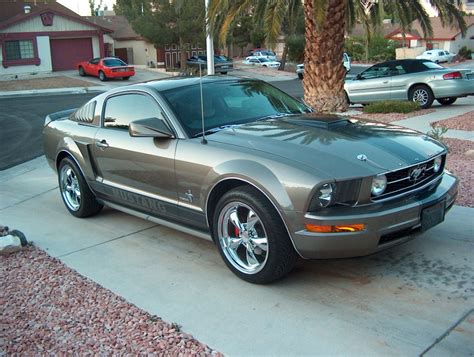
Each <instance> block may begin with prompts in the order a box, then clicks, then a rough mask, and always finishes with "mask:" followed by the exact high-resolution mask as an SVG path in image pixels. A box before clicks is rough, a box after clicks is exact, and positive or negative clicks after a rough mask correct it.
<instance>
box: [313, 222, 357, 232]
mask: <svg viewBox="0 0 474 357" xmlns="http://www.w3.org/2000/svg"><path fill="white" fill-rule="evenodd" d="M306 230H308V231H310V232H315V233H342V232H360V231H363V230H365V224H363V223H356V224H338V225H334V226H332V225H331V226H326V225H324V226H323V225H317V224H306Z"/></svg>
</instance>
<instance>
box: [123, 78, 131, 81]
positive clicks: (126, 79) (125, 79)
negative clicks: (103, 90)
mask: <svg viewBox="0 0 474 357" xmlns="http://www.w3.org/2000/svg"><path fill="white" fill-rule="evenodd" d="M122 79H123V80H124V81H128V80H129V79H130V77H122Z"/></svg>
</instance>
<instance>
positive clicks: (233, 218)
mask: <svg viewBox="0 0 474 357" xmlns="http://www.w3.org/2000/svg"><path fill="white" fill-rule="evenodd" d="M229 218H230V223H232V224H233V225H234V226H235V227H237V229H238V230H239V232H242V231H243V230H244V226H243V225H242V222H240V219H239V216H238V214H237V209H235V210H234V211H233V212H232V213H231V214H230V216H229Z"/></svg>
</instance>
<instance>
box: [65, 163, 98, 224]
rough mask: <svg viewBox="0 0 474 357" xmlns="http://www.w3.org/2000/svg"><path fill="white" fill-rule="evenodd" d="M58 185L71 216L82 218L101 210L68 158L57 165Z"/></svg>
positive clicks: (74, 164)
mask: <svg viewBox="0 0 474 357" xmlns="http://www.w3.org/2000/svg"><path fill="white" fill-rule="evenodd" d="M58 183H59V191H60V192H61V197H62V199H63V202H64V204H65V205H66V208H67V209H68V211H69V212H70V213H71V214H72V215H74V216H76V217H79V218H84V217H89V216H93V215H95V214H97V213H99V212H100V210H101V209H102V207H103V205H101V204H100V203H98V202H97V200H96V198H95V196H94V194H93V193H92V191H91V190H90V188H89V186H88V185H87V183H86V180H85V179H84V177H83V176H82V173H81V171H80V170H79V168H78V167H77V165H76V163H75V162H74V161H73V160H72V159H70V158H68V157H67V158H64V159H63V160H62V161H61V163H60V164H59V168H58Z"/></svg>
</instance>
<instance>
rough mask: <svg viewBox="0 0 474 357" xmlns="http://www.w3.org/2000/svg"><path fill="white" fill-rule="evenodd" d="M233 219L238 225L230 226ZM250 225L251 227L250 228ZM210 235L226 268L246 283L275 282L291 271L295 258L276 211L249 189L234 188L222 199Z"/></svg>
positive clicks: (257, 193) (266, 200)
mask: <svg viewBox="0 0 474 357" xmlns="http://www.w3.org/2000/svg"><path fill="white" fill-rule="evenodd" d="M235 217H238V219H237V221H238V224H237V225H236V224H234V223H231V222H235V220H233V218H235ZM249 217H251V219H249ZM249 222H253V224H252V225H251V226H249V225H248V224H249ZM237 226H240V227H244V228H245V229H239V228H236V227H237ZM247 228H248V229H247ZM212 233H213V238H214V241H215V243H216V245H217V248H218V250H219V253H220V255H221V257H222V259H223V260H224V262H225V264H226V265H227V267H228V268H229V269H230V270H231V271H232V272H233V273H234V274H235V275H237V276H238V277H239V278H241V279H243V280H245V281H247V282H249V283H254V284H267V283H270V282H272V281H275V280H278V279H280V278H282V277H284V276H285V275H286V274H288V273H289V272H290V271H291V270H292V269H293V267H294V266H295V264H296V261H297V259H298V254H297V253H296V251H295V250H294V248H293V245H292V243H291V241H290V238H289V237H288V233H287V230H286V228H285V226H284V224H283V222H282V220H281V218H280V216H279V214H278V212H277V211H276V209H275V208H274V207H273V205H272V204H271V203H270V202H269V201H268V199H267V198H266V197H265V196H264V195H263V194H262V193H260V192H259V191H258V190H256V189H255V188H253V187H250V186H244V187H238V188H235V189H233V190H231V191H229V192H227V193H226V194H225V195H223V196H222V197H221V199H220V200H219V202H218V203H217V206H216V210H215V212H214V217H213V224H212ZM232 245H233V246H234V247H232ZM254 262H255V263H254Z"/></svg>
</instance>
